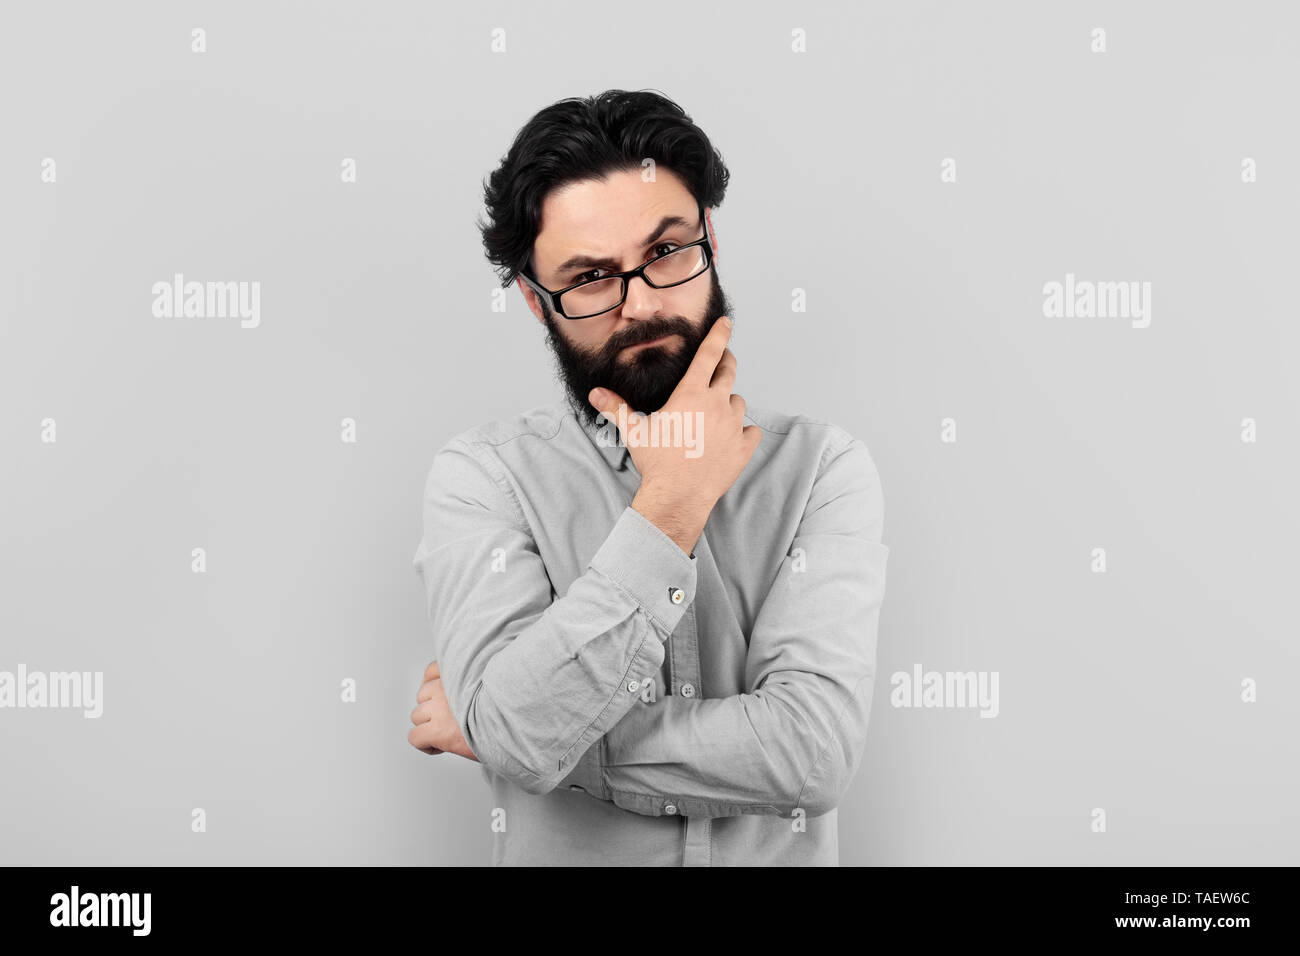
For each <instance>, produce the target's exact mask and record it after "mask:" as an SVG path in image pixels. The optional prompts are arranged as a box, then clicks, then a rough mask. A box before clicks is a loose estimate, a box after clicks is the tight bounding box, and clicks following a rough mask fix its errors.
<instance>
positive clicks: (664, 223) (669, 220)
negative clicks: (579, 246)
mask: <svg viewBox="0 0 1300 956" xmlns="http://www.w3.org/2000/svg"><path fill="white" fill-rule="evenodd" d="M690 225H691V223H690V222H688V221H687V220H685V219H683V218H682V217H681V216H664V217H663V218H662V219H660V220H659V225H657V226H656V227H655V228H654V229H653V230H652V231H651V233H650V235H648V236H646V238H645V241H643V242H642V243H641V245H642V246H648V245H650V243H652V242H654V241H655V240H656V239H658V238H659V237H660V236H662V235H663V234H664V233H665V232H667V231H668V230H669V229H676V228H677V227H679V226H680V227H683V228H689V227H690ZM695 228H696V229H698V228H700V227H699V226H696V227H695ZM578 266H583V267H584V268H592V267H595V266H599V267H601V268H607V269H610V270H611V271H618V260H617V259H611V258H610V257H608V256H605V257H603V258H599V259H598V258H594V257H592V256H570V257H569V258H568V259H566V260H564V262H563V263H562V264H561V265H559V266H557V267H556V269H555V274H556V275H563V274H564V273H566V272H568V271H569V270H570V269H575V268H577V267H578Z"/></svg>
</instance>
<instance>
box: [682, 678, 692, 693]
mask: <svg viewBox="0 0 1300 956" xmlns="http://www.w3.org/2000/svg"><path fill="white" fill-rule="evenodd" d="M682 696H683V697H694V696H695V685H694V684H692V683H690V682H689V681H687V682H686V683H685V684H683V685H682Z"/></svg>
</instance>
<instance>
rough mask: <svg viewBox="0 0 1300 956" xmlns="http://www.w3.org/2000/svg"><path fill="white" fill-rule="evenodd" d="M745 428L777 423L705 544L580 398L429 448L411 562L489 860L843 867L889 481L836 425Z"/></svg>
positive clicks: (864, 715)
mask: <svg viewBox="0 0 1300 956" xmlns="http://www.w3.org/2000/svg"><path fill="white" fill-rule="evenodd" d="M746 424H755V425H758V426H759V427H760V428H761V429H762V430H763V436H762V441H761V442H760V443H759V445H758V448H757V450H756V451H755V452H754V455H753V457H752V458H751V459H750V461H749V463H748V465H747V466H746V467H745V470H744V471H743V472H742V473H741V474H740V476H739V477H738V478H737V479H736V481H735V483H734V484H733V485H732V486H731V488H730V489H728V491H727V492H726V494H724V495H723V496H722V498H721V499H720V500H719V501H718V503H717V505H716V506H715V507H714V509H713V512H712V513H711V514H710V516H709V519H708V523H707V525H706V526H705V528H704V532H703V534H702V535H701V536H700V539H699V541H698V543H697V544H696V545H695V549H694V552H693V553H692V554H690V555H688V554H687V553H686V552H684V551H683V550H682V549H681V548H679V547H678V546H677V545H676V544H675V543H674V542H673V540H672V539H671V538H669V537H668V536H667V535H666V534H665V533H664V532H663V531H662V530H660V529H659V528H658V527H657V526H656V525H654V524H653V523H652V522H650V521H649V520H648V519H647V518H645V517H644V516H643V515H642V514H641V513H640V512H638V511H636V510H634V509H633V508H631V507H630V502H631V500H632V498H633V496H634V495H635V494H636V492H637V489H638V487H639V484H640V477H639V476H638V474H637V472H636V466H635V464H634V463H633V461H632V458H631V455H630V454H629V452H628V450H627V448H626V446H624V445H623V444H622V443H621V442H620V439H619V434H618V431H617V429H615V428H614V426H613V425H612V424H611V423H602V425H601V426H596V427H593V426H591V425H590V424H589V423H587V422H586V421H585V420H584V419H582V418H580V417H579V416H577V415H575V414H574V413H573V411H572V410H571V409H570V408H569V406H568V404H567V403H566V402H563V401H561V402H556V403H554V404H551V405H544V406H541V407H538V408H534V409H532V410H530V411H528V412H524V413H522V414H520V415H519V416H517V417H514V418H511V419H509V420H505V421H497V422H491V423H488V424H485V425H481V426H478V427H475V428H472V429H470V430H468V431H465V432H462V433H461V434H460V435H458V436H456V437H455V438H453V439H451V440H450V441H448V442H447V443H446V444H445V445H444V446H443V447H442V448H440V449H439V450H438V451H437V453H436V454H435V456H434V459H433V464H432V467H431V468H430V470H429V474H428V479H427V481H426V483H425V488H424V535H423V538H422V539H421V541H420V544H419V546H418V548H417V549H416V552H415V558H414V565H415V568H416V570H417V571H418V572H419V574H420V576H421V578H422V579H423V582H424V587H425V594H426V597H427V605H428V614H429V622H430V625H431V627H432V632H433V647H432V650H433V654H432V657H433V659H435V660H437V661H438V665H439V668H440V670H441V674H442V681H443V684H444V686H445V691H446V695H447V701H448V703H449V705H450V707H451V711H452V714H453V715H454V717H455V719H456V722H457V723H458V724H459V725H460V727H461V730H462V732H463V733H464V735H465V739H466V741H467V742H468V743H469V745H470V748H471V749H472V750H473V751H474V753H475V755H477V757H478V759H479V761H480V763H481V766H482V770H483V774H484V776H485V778H486V780H487V782H488V784H489V785H490V787H491V789H492V795H493V796H492V799H493V801H494V802H493V813H492V815H491V817H489V816H488V815H487V814H485V816H484V825H485V826H488V825H489V821H490V822H491V824H492V826H493V832H494V834H495V835H494V850H493V859H492V862H493V863H494V864H496V865H519V864H523V865H587V864H592V865H602V864H603V865H648V866H657V865H667V866H727V865H741V866H764V865H768V866H770V865H797V864H802V865H835V864H838V862H839V846H838V839H837V834H836V806H837V804H838V803H839V801H840V798H841V797H842V796H843V795H844V792H845V790H846V788H847V787H848V785H849V783H850V781H851V780H852V779H853V776H854V773H855V771H856V770H857V767H858V764H859V762H860V760H861V757H862V754H863V750H864V748H865V745H866V732H867V719H868V715H869V713H870V710H871V701H872V692H873V685H874V680H875V669H876V630H877V622H878V617H879V612H880V604H881V600H882V598H883V596H884V590H885V564H886V559H887V558H888V555H889V549H888V547H886V546H885V545H883V544H881V541H880V537H881V531H882V521H883V504H884V502H883V498H882V496H881V488H880V480H879V476H878V474H877V472H876V467H875V464H874V462H873V461H872V458H871V455H870V453H869V452H868V450H867V446H866V445H865V444H864V443H863V442H862V441H861V440H859V439H856V438H853V437H852V436H850V435H849V434H848V433H847V432H845V431H844V430H843V429H841V428H839V427H837V426H835V425H833V424H830V423H828V422H824V421H817V420H814V419H811V418H808V417H806V416H803V415H786V414H780V413H775V412H769V411H763V410H761V409H755V408H753V407H748V408H747V414H746ZM705 451H706V452H707V448H706V449H705ZM439 759H454V758H450V757H445V758H439Z"/></svg>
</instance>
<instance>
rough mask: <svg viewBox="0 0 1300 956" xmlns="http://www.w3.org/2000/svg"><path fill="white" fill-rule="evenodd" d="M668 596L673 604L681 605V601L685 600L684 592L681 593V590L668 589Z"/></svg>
mask: <svg viewBox="0 0 1300 956" xmlns="http://www.w3.org/2000/svg"><path fill="white" fill-rule="evenodd" d="M668 596H669V597H670V598H671V599H672V602H673V603H674V604H681V603H682V602H683V601H685V600H686V592H685V591H683V590H682V589H681V588H670V589H669V591H668Z"/></svg>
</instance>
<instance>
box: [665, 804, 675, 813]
mask: <svg viewBox="0 0 1300 956" xmlns="http://www.w3.org/2000/svg"><path fill="white" fill-rule="evenodd" d="M676 812H677V807H676V806H674V805H673V804H671V803H670V804H668V806H666V807H664V813H667V814H669V815H671V814H674V813H676Z"/></svg>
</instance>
